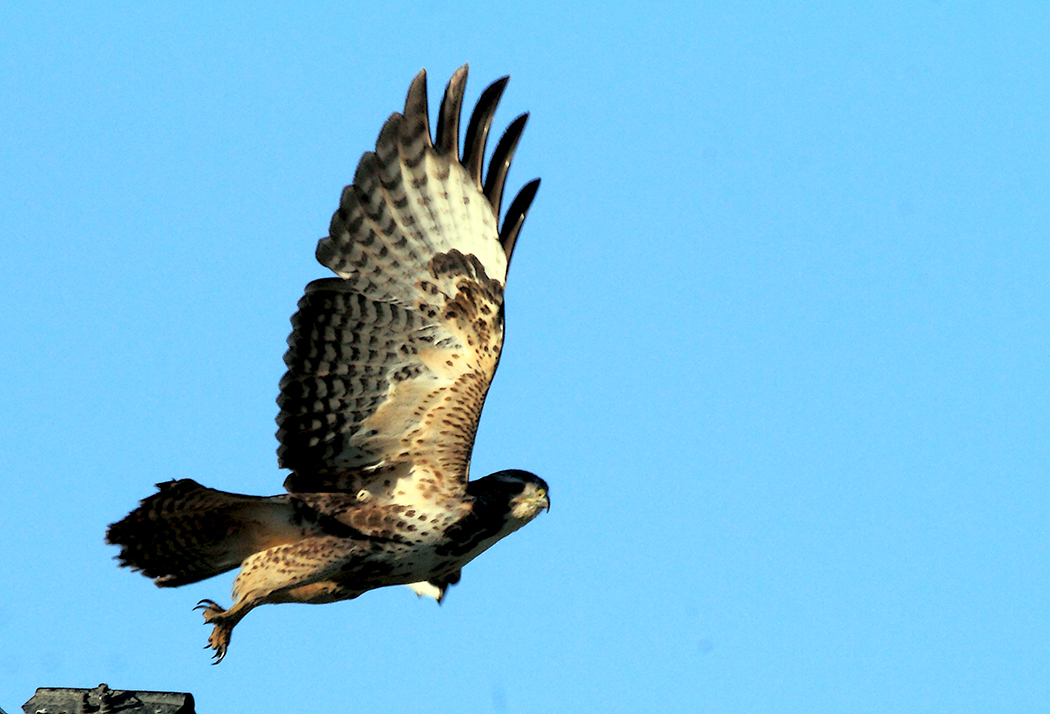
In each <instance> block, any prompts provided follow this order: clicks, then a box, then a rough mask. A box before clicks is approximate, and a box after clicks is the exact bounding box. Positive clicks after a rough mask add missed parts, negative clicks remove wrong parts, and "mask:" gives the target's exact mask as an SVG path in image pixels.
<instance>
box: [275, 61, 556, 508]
mask: <svg viewBox="0 0 1050 714" xmlns="http://www.w3.org/2000/svg"><path fill="white" fill-rule="evenodd" d="M466 76H467V67H466V66H464V67H462V68H460V70H458V71H457V72H456V73H455V74H454V75H453V77H452V80H451V81H450V82H449V85H448V88H447V89H446V91H445V96H444V99H443V101H442V105H441V110H440V114H439V119H438V127H437V136H436V141H432V139H431V134H430V124H429V118H428V110H427V90H426V75H425V73H424V72H420V73H419V74H418V75H417V76H416V78H415V80H414V81H413V82H412V85H411V87H410V89H409V92H408V97H407V99H406V101H405V110H404V113H403V114H400V113H395V114H393V115H391V116H390V118H389V119H388V120H387V121H386V123H385V124H384V126H383V129H382V131H381V132H380V134H379V139H378V140H377V142H376V149H375V151H374V152H368V153H366V154H365V155H364V156H363V157H362V158H361V161H360V163H359V165H358V167H357V172H356V174H355V176H354V182H353V184H351V185H350V186H347V187H346V188H345V189H344V191H343V195H342V199H341V201H340V205H339V209H338V210H337V211H336V213H335V215H334V216H333V217H332V223H331V226H330V228H329V235H328V237H326V238H323V239H322V240H321V241H320V243H319V244H318V247H317V258H318V261H319V262H321V264H322V265H325V266H326V267H328V268H330V269H331V270H332V271H333V272H335V273H336V274H337V275H338V276H339V277H337V278H326V279H322V280H316V281H314V282H312V283H310V284H309V285H307V287H306V294H305V295H304V296H303V298H302V299H301V300H300V301H299V309H298V312H297V313H296V314H295V315H294V316H293V318H292V334H291V336H290V337H289V338H288V345H289V349H288V352H287V353H286V354H285V363H286V365H287V367H288V371H287V373H286V374H285V376H284V378H283V379H282V380H281V385H280V397H279V398H278V405H279V406H280V414H279V415H278V417H277V423H278V432H277V437H278V440H279V442H280V447H279V449H278V458H279V460H280V463H281V466H282V467H284V468H288V469H291V470H292V472H293V473H292V474H291V475H290V476H289V477H288V480H287V481H286V482H285V487H286V488H287V489H288V490H290V491H295V492H310V491H313V492H323V491H349V492H355V493H356V492H359V491H361V490H365V491H367V492H368V494H369V496H370V497H375V498H377V499H379V500H382V501H397V500H399V499H406V498H407V499H414V497H415V496H416V495H419V494H421V495H423V496H424V497H429V496H431V495H433V494H435V493H443V494H447V495H459V494H462V493H463V491H464V490H465V487H466V482H467V478H468V471H469V464H470V454H471V451H472V448H473V444H474V435H475V432H476V430H477V425H478V419H479V417H480V415H481V408H482V405H483V404H484V401H485V395H486V394H487V392H488V388H489V384H490V383H491V381H492V377H493V375H494V374H495V371H496V366H497V364H498V362H499V355H500V350H501V348H502V345H503V288H504V285H505V282H506V276H507V266H508V263H509V260H510V254H511V252H512V250H513V247H514V242H515V239H516V237H517V234H518V231H519V230H520V228H521V223H522V221H524V218H525V215H526V214H527V212H528V208H529V206H530V205H531V202H532V198H533V196H534V195H535V192H536V189H537V187H538V184H539V182H538V180H537V181H533V182H530V183H529V184H527V185H526V186H525V188H523V189H522V191H521V193H520V194H519V195H518V197H517V198H516V199H515V200H514V201H513V202H512V203H511V206H510V208H509V209H508V211H507V216H506V218H505V220H504V224H503V230H502V232H501V231H500V230H499V227H498V214H499V204H500V197H501V195H502V192H503V185H504V182H505V180H506V174H507V169H508V168H509V165H510V161H511V158H513V154H514V148H515V147H516V145H517V141H518V138H519V137H520V135H521V130H522V129H523V128H524V123H525V115H523V116H522V117H519V118H518V119H517V120H516V121H515V122H514V123H512V125H511V127H510V128H509V129H508V131H507V132H506V133H505V134H504V136H503V138H502V139H501V140H500V142H499V144H498V145H497V147H496V149H495V151H494V152H493V158H492V161H491V163H490V167H489V171H488V176H487V177H486V181H485V184H484V186H483V184H482V180H481V179H482V177H481V163H482V162H481V157H483V154H484V148H485V141H486V137H487V134H488V129H489V126H490V125H491V122H492V116H493V114H494V112H495V109H496V104H497V103H498V101H499V97H500V94H501V93H502V90H503V86H504V85H505V84H506V78H504V79H503V80H500V81H498V82H496V83H495V84H493V85H492V86H490V87H489V89H487V90H486V91H485V93H483V94H482V97H481V99H480V100H479V103H478V106H477V108H476V109H475V111H474V114H473V116H472V118H471V121H470V125H469V126H468V129H467V134H466V141H465V150H464V155H463V158H462V159H461V158H460V156H459V142H458V135H459V114H460V108H461V106H462V101H463V91H464V88H465V84H466Z"/></svg>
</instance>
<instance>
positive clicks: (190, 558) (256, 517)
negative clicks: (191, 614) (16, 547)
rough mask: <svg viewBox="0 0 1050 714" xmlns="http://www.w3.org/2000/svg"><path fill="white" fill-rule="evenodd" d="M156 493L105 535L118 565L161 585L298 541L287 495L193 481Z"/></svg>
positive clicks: (295, 519)
mask: <svg viewBox="0 0 1050 714" xmlns="http://www.w3.org/2000/svg"><path fill="white" fill-rule="evenodd" d="M157 488H158V489H159V491H158V492H157V493H155V494H153V495H152V496H150V497H149V498H146V499H144V500H143V501H142V503H141V504H140V505H139V507H138V508H136V509H135V510H134V511H132V512H131V513H129V514H128V515H127V516H125V517H124V519H123V520H121V521H119V522H117V523H114V524H113V525H111V526H110V527H109V529H108V530H107V531H106V542H107V543H109V544H110V545H117V546H120V555H119V556H117V557H118V559H119V560H120V564H121V565H122V566H125V567H129V568H131V569H133V570H137V571H140V572H142V574H143V575H145V576H147V577H149V578H152V579H153V582H154V583H156V584H157V585H158V586H160V587H177V586H179V585H186V584H188V583H195V582H197V581H199V580H204V579H206V578H210V577H212V576H214V575H218V574H220V573H224V572H226V571H227V570H232V569H234V568H236V567H237V566H239V565H240V564H241V563H242V562H243V561H244V559H245V558H247V557H248V556H250V555H252V554H253V553H257V552H259V551H261V550H266V549H267V548H272V547H274V546H276V545H281V544H284V543H294V542H296V541H298V540H300V539H301V538H302V533H303V531H302V529H301V528H300V526H299V525H297V522H298V520H299V519H298V517H297V516H296V514H295V511H294V509H293V507H292V504H291V502H290V500H289V498H288V497H287V496H270V497H263V496H243V495H240V494H236V493H226V492H224V491H217V490H215V489H211V488H206V487H204V486H201V485H200V484H199V483H197V482H196V481H193V480H192V479H181V480H179V481H168V482H167V483H160V484H157Z"/></svg>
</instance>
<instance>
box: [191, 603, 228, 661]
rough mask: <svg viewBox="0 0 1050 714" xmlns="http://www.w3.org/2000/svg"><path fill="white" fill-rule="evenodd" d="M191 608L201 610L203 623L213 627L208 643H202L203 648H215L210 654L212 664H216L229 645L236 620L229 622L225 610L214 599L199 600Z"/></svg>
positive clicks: (224, 654)
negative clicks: (213, 652)
mask: <svg viewBox="0 0 1050 714" xmlns="http://www.w3.org/2000/svg"><path fill="white" fill-rule="evenodd" d="M193 609H194V610H203V611H204V612H203V614H204V624H206V625H212V626H213V628H214V629H212V631H211V634H210V635H209V636H208V644H206V645H204V649H213V650H215V654H214V655H212V657H213V658H214V660H215V661H214V662H212V664H218V663H219V662H222V659H223V657H225V656H226V650H227V649H228V648H229V646H230V635H231V634H232V633H233V626H234V625H235V624H237V622H236V620H234V621H233V622H231V621H230V616H229V615H228V614H227V613H226V610H225V609H224V608H222V607H221V606H220V605H219V604H218V603H217V602H215V601H214V600H208V599H204V600H201V601H200V602H199V603H197V607H195V608H193ZM238 619H239V618H238Z"/></svg>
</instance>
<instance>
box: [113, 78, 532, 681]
mask: <svg viewBox="0 0 1050 714" xmlns="http://www.w3.org/2000/svg"><path fill="white" fill-rule="evenodd" d="M466 80H467V67H466V66H463V67H461V68H460V69H459V70H457V71H456V72H455V73H454V74H453V75H452V79H451V80H450V81H449V83H448V86H447V88H446V89H445V94H444V98H443V99H442V102H441V108H440V111H439V113H438V121H437V128H436V131H435V133H434V135H433V137H432V135H431V130H430V119H429V113H428V109H427V86H426V72H425V71H421V72H420V73H419V74H418V75H416V78H415V79H414V80H413V81H412V84H411V86H410V87H409V90H408V97H407V98H406V100H405V109H404V113H394V114H392V115H391V116H390V118H389V119H387V121H386V123H385V124H384V125H383V129H382V131H380V133H379V138H378V140H377V141H376V148H375V151H374V152H371V151H370V152H367V153H366V154H365V155H364V156H363V157H362V158H361V161H360V163H359V164H358V166H357V172H356V173H355V175H354V181H353V183H352V184H351V185H349V186H347V187H346V188H345V189H343V195H342V198H341V200H340V202H339V209H338V210H337V211H336V212H335V214H334V215H333V216H332V221H331V224H330V227H329V234H328V236H327V237H325V238H322V239H321V241H320V242H319V244H318V246H317V259H318V261H319V262H320V263H321V264H322V265H324V266H326V267H327V268H329V269H331V270H332V271H333V272H334V273H335V274H336V275H337V276H338V277H335V278H324V279H321V280H315V281H313V282H312V283H310V284H309V285H307V286H306V292H305V295H303V297H302V299H301V300H300V301H299V309H298V311H297V312H296V313H295V315H294V316H293V317H292V334H291V336H290V337H289V338H288V351H287V353H286V354H285V357H284V361H285V364H286V365H287V367H288V371H287V373H286V374H285V375H284V378H282V379H281V384H280V396H279V397H278V400H277V401H278V405H279V407H280V414H279V415H278V417H277V424H278V431H277V438H278V441H279V442H280V446H279V448H278V451H277V453H278V460H279V462H280V465H281V466H282V467H284V468H287V469H290V470H291V472H292V473H291V474H290V475H289V476H288V478H287V479H285V482H284V486H285V489H286V490H287V493H285V494H281V495H278V496H270V497H259V496H245V495H240V494H233V493H226V492H223V491H217V490H215V489H210V488H206V487H204V486H201V485H200V484H198V483H196V482H195V481H193V480H191V479H181V480H177V481H170V482H167V483H163V484H158V489H159V491H158V492H157V493H155V494H153V495H152V496H150V497H149V498H146V499H145V500H143V501H142V503H141V504H140V505H139V507H138V508H136V509H135V510H134V511H132V512H131V513H130V514H128V515H127V516H126V517H125V518H124V519H123V520H121V521H120V522H118V523H114V524H113V525H111V526H110V527H109V530H108V532H107V534H106V539H107V542H109V543H111V544H113V545H118V546H120V548H121V551H120V555H119V559H120V562H121V565H126V566H129V567H131V568H133V569H135V570H139V571H141V572H142V573H143V574H145V575H146V576H148V577H150V578H153V580H154V582H155V583H156V584H157V585H159V586H162V587H173V586H177V585H184V584H186V583H192V582H197V581H199V580H203V579H205V578H209V577H212V576H213V575H218V574H219V573H223V572H226V571H228V570H232V569H233V568H237V567H240V568H241V570H240V573H238V575H237V577H236V579H235V580H234V585H233V600H234V602H233V605H232V606H231V607H230V608H229V609H223V608H222V607H220V606H219V605H218V604H217V603H215V602H213V601H211V600H204V601H202V602H201V604H200V606H199V607H201V609H203V611H204V619H205V621H206V622H207V623H208V624H211V625H213V630H212V633H211V636H210V637H209V645H210V646H211V647H212V649H214V651H215V661H216V662H218V661H221V660H222V658H223V657H224V656H225V655H226V650H227V648H228V646H229V643H230V635H231V633H232V631H233V628H234V626H235V625H236V624H237V623H238V622H239V621H240V620H241V619H242V618H243V617H244V616H245V615H246V614H247V613H248V612H249V611H250V610H251V609H252V608H254V607H256V606H258V605H263V604H266V603H282V602H306V603H326V602H334V601H337V600H346V599H350V598H354V597H357V596H358V595H360V594H362V593H364V592H367V591H368V590H372V589H374V588H378V587H384V586H387V585H408V586H410V587H412V588H413V589H414V590H415V591H416V592H418V593H421V594H428V595H431V596H433V597H435V598H436V599H437V600H438V601H439V602H440V601H441V599H443V598H444V595H445V592H446V590H447V588H448V587H449V586H450V585H453V584H455V583H456V582H458V581H459V578H460V570H461V568H462V567H463V566H464V565H466V564H467V563H468V562H470V561H471V560H472V559H474V558H475V557H476V556H478V555H479V554H481V553H482V552H483V551H485V550H486V549H487V548H489V547H490V546H491V545H493V544H494V543H495V542H496V541H498V540H500V539H501V538H503V537H504V536H507V535H509V534H510V533H512V532H514V531H515V530H517V529H518V528H520V527H522V526H523V525H525V524H526V523H528V522H529V521H530V520H532V519H533V518H535V517H536V516H537V515H538V514H539V513H540V511H542V510H543V509H545V508H548V509H549V507H550V501H549V498H548V488H547V484H546V482H544V481H543V479H541V478H539V477H537V476H535V475H534V474H531V473H528V472H526V471H520V470H508V471H500V472H498V473H495V474H492V475H490V476H486V477H485V478H482V479H478V480H475V481H470V480H469V471H470V455H471V451H472V449H473V445H474V436H475V433H476V431H477V426H478V419H479V418H480V416H481V408H482V406H483V404H484V402H485V395H486V394H487V393H488V389H489V385H490V384H491V382H492V377H493V375H494V374H495V372H496V366H497V365H498V364H499V357H500V351H501V349H502V346H503V289H504V285H505V284H506V278H507V266H508V265H509V263H510V258H511V254H512V253H513V250H514V245H515V242H516V240H517V237H518V233H519V231H520V230H521V226H522V223H523V222H524V220H525V217H526V215H527V214H528V210H529V207H530V205H531V204H532V200H533V198H534V197H535V195H536V190H537V189H538V188H539V179H536V180H534V181H531V182H529V183H528V184H526V185H525V187H524V188H522V190H521V191H520V192H519V193H518V195H517V196H516V197H515V198H514V200H513V201H511V204H510V207H509V208H508V209H507V213H506V215H505V216H504V219H503V224H502V227H500V226H499V214H500V204H501V202H502V195H503V188H504V185H505V182H506V178H507V172H508V170H509V168H510V163H511V160H512V159H513V156H514V151H515V149H516V148H517V144H518V140H519V139H520V138H521V133H522V131H523V129H524V127H525V122H526V119H527V118H528V115H527V114H523V115H521V116H520V117H518V118H517V119H515V120H514V121H513V122H512V123H511V124H510V126H509V127H508V129H507V131H506V132H505V133H504V135H503V137H502V138H501V139H500V141H499V143H498V144H497V146H496V149H495V150H494V151H493V154H492V158H491V160H490V163H489V168H488V172H487V173H486V175H485V176H484V178H483V177H482V167H483V163H484V154H485V144H486V140H487V137H488V133H489V128H490V127H491V125H492V119H493V115H494V114H495V111H496V106H497V104H498V103H499V99H500V96H501V95H502V93H503V89H504V87H505V86H506V83H507V78H506V77H504V78H503V79H500V80H498V81H496V82H494V83H493V84H492V85H490V86H489V87H488V88H487V89H486V90H485V91H484V92H483V93H482V95H481V98H480V99H479V100H478V104H477V107H476V108H475V110H474V112H473V114H472V116H471V119H470V122H469V124H468V126H467V130H466V135H465V139H464V146H463V151H462V155H461V153H460V145H459V134H460V132H459V119H460V113H461V109H462V104H463V93H464V89H465V87H466Z"/></svg>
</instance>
